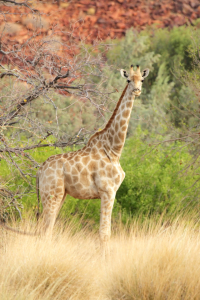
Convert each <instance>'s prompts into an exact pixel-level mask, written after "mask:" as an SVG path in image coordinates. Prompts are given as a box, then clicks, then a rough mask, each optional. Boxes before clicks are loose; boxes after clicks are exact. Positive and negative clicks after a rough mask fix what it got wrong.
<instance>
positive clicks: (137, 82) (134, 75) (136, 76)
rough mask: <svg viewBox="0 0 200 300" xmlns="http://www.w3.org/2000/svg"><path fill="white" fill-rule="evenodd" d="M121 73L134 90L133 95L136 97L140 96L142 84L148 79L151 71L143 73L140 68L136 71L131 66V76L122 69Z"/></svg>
mask: <svg viewBox="0 0 200 300" xmlns="http://www.w3.org/2000/svg"><path fill="white" fill-rule="evenodd" d="M120 72H121V75H122V77H124V78H126V79H127V82H128V84H129V86H131V88H132V90H133V94H134V95H135V96H139V95H140V94H141V89H142V83H143V81H144V78H146V77H147V76H148V75H149V69H144V70H143V71H142V72H141V71H140V66H139V65H137V70H136V71H134V69H133V65H131V68H130V71H129V74H128V73H127V72H126V70H124V69H121V70H120Z"/></svg>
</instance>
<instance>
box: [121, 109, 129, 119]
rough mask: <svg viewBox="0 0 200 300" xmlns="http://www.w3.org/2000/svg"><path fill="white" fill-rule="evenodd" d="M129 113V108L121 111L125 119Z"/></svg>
mask: <svg viewBox="0 0 200 300" xmlns="http://www.w3.org/2000/svg"><path fill="white" fill-rule="evenodd" d="M129 115H130V110H128V109H126V110H125V111H123V114H122V116H123V117H124V118H125V119H127V118H128V117H129Z"/></svg>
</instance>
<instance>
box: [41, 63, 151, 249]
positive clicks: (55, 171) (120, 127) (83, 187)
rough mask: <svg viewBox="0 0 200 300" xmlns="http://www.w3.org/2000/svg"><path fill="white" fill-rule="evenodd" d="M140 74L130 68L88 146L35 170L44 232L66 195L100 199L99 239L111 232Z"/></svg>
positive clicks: (107, 236)
mask: <svg viewBox="0 0 200 300" xmlns="http://www.w3.org/2000/svg"><path fill="white" fill-rule="evenodd" d="M148 72H149V71H148V69H146V70H144V71H143V74H141V73H140V70H139V66H138V67H137V71H136V72H134V71H133V67H131V70H130V75H129V76H128V75H127V73H126V71H125V70H121V74H122V76H123V77H126V78H128V80H127V81H128V84H127V86H126V88H125V89H124V91H123V93H122V95H121V97H120V99H119V101H118V103H117V106H116V108H115V110H114V112H113V114H112V116H111V118H110V120H109V121H108V123H107V125H106V127H105V128H104V129H103V130H102V131H100V132H96V133H95V134H94V135H93V136H92V137H91V138H90V140H89V142H88V144H87V145H86V146H85V147H84V148H82V149H80V150H78V151H75V152H69V153H66V154H58V155H54V156H51V157H49V158H48V159H47V160H46V161H45V162H44V163H43V164H42V165H41V167H40V168H39V170H38V175H37V176H38V178H39V190H40V195H41V200H42V204H43V222H44V230H45V231H46V232H48V233H50V234H51V233H52V229H53V226H54V223H55V220H56V216H57V214H58V212H59V210H60V208H61V207H62V204H63V202H64V200H65V197H66V195H67V194H69V195H71V196H72V197H74V198H78V199H97V198H100V199H101V214H100V239H101V242H102V243H103V244H105V243H107V241H108V239H109V237H110V233H111V214H112V208H113V204H114V199H115V195H116V192H117V190H118V188H119V187H120V185H121V183H122V181H123V180H124V177H125V173H124V171H123V170H122V168H121V166H120V163H119V159H120V156H121V152H122V149H123V146H124V142H125V138H126V133H127V129H128V123H129V119H130V115H131V111H132V107H133V102H134V98H135V96H136V95H139V94H140V93H141V86H142V84H141V81H143V79H144V78H145V77H146V76H148Z"/></svg>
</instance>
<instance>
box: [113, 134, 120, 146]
mask: <svg viewBox="0 0 200 300" xmlns="http://www.w3.org/2000/svg"><path fill="white" fill-rule="evenodd" d="M114 143H115V144H119V143H120V139H119V138H118V136H117V134H115V138H114Z"/></svg>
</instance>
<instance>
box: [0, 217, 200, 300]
mask: <svg viewBox="0 0 200 300" xmlns="http://www.w3.org/2000/svg"><path fill="white" fill-rule="evenodd" d="M164 219H165V218H164V217H163V216H162V217H160V218H159V219H157V221H155V218H147V219H146V221H142V222H141V219H140V218H137V220H135V221H132V223H131V225H129V226H128V227H126V226H125V225H122V224H121V223H118V225H114V226H113V227H114V228H113V231H114V232H113V236H112V238H111V241H110V255H108V256H107V257H106V259H103V258H102V255H101V250H100V246H99V239H98V234H97V233H95V232H93V231H91V230H89V229H88V228H87V226H86V227H85V228H82V229H81V230H77V225H75V224H74V223H72V222H71V223H69V224H67V225H64V224H63V223H62V222H58V223H57V225H56V228H55V231H54V236H53V238H52V240H47V239H43V238H41V237H28V236H21V235H16V234H14V233H8V232H6V231H5V230H3V229H1V238H0V295H1V296H0V297H1V298H0V299H6V300H10V299H19V300H22V299H26V300H30V299H31V300H33V299H37V300H39V299H45V300H47V299H81V300H84V299H102V300H103V299H117V300H118V299H120V300H121V299H125V300H128V299H138V300H139V299H140V300H143V299H145V300H146V299H148V300H150V299H154V300H156V299H184V300H185V299H190V300H191V299H200V294H199V291H200V233H199V224H198V221H197V220H198V216H197V215H196V216H193V217H192V220H193V221H191V217H188V216H186V217H175V218H173V220H172V219H171V220H170V219H166V220H164ZM35 225H36V224H35V222H34V221H33V220H31V218H27V219H26V221H25V222H24V224H21V226H20V228H21V229H26V230H29V231H33V230H34V229H35ZM12 226H15V225H14V224H12Z"/></svg>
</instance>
